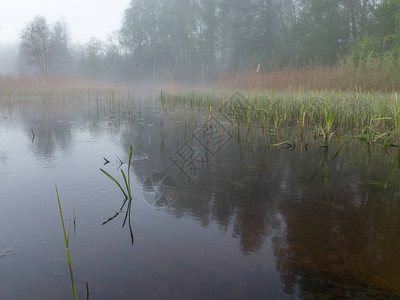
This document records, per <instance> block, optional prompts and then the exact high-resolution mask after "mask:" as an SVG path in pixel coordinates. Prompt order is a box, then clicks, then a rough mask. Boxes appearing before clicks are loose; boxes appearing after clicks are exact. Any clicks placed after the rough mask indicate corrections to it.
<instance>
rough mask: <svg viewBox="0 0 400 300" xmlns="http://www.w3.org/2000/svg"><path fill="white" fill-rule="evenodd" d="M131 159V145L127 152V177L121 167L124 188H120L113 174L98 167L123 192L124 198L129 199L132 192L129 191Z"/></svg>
mask: <svg viewBox="0 0 400 300" xmlns="http://www.w3.org/2000/svg"><path fill="white" fill-rule="evenodd" d="M131 161H132V146H131V147H130V152H129V163H128V178H127V177H126V175H125V172H124V171H123V170H122V169H121V173H122V178H123V179H124V183H125V188H126V192H125V190H124V189H123V188H122V186H121V184H120V183H119V182H118V180H116V179H115V178H114V177H113V176H111V175H110V174H109V173H108V172H107V171H104V170H103V169H100V171H101V172H103V173H104V174H105V175H106V176H107V177H108V178H110V179H111V180H112V181H114V182H115V184H116V185H117V186H118V187H119V189H120V190H121V192H122V193H123V194H124V196H125V199H128V198H129V200H131V199H132V192H131V181H130V167H131Z"/></svg>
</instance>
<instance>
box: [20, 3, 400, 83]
mask: <svg viewBox="0 0 400 300" xmlns="http://www.w3.org/2000/svg"><path fill="white" fill-rule="evenodd" d="M399 29H400V0H382V1H378V0H247V1H242V0H168V1H167V0H132V1H131V2H130V4H129V6H128V7H127V8H126V10H125V12H124V15H123V19H122V25H121V28H120V30H119V31H118V32H116V33H115V34H113V35H112V36H110V37H109V38H108V40H107V41H101V40H99V39H96V38H92V39H91V40H90V41H89V42H88V43H87V44H86V45H80V46H76V45H75V46H74V47H73V46H72V45H71V40H70V37H69V35H68V26H67V24H65V23H62V22H57V23H56V24H55V25H53V26H50V25H49V24H48V23H47V21H46V19H45V18H43V17H41V16H38V17H36V18H35V19H34V20H32V21H31V22H29V23H28V24H27V25H26V27H25V28H24V29H23V30H22V31H21V43H20V54H21V57H23V58H24V61H26V62H27V63H30V64H32V65H34V66H35V67H36V68H37V69H38V71H39V72H40V73H41V74H42V75H48V74H68V73H79V74H82V75H86V76H93V77H102V78H116V79H125V80H146V79H154V80H157V79H167V78H171V77H173V78H175V79H180V80H211V79H214V78H216V77H217V76H219V75H220V74H221V73H223V72H231V71H246V70H247V69H248V68H254V69H257V70H262V71H267V70H269V69H271V68H275V67H279V66H288V65H293V66H298V65H302V64H303V65H304V64H315V63H318V64H328V65H333V64H335V63H337V62H338V60H340V59H344V58H347V59H348V58H349V57H350V58H351V61H352V63H354V64H357V63H359V62H360V61H365V60H368V59H369V58H372V57H374V58H376V57H380V56H385V57H390V59H391V60H395V61H397V60H398V56H399V49H400V30H399Z"/></svg>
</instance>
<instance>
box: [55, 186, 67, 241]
mask: <svg viewBox="0 0 400 300" xmlns="http://www.w3.org/2000/svg"><path fill="white" fill-rule="evenodd" d="M56 194H57V200H58V208H59V209H60V216H61V223H62V227H63V232H64V240H65V247H68V243H67V234H66V233H65V226H64V218H63V214H62V209H61V202H60V197H59V195H58V189H57V185H56Z"/></svg>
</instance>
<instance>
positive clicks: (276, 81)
mask: <svg viewBox="0 0 400 300" xmlns="http://www.w3.org/2000/svg"><path fill="white" fill-rule="evenodd" d="M218 86H219V87H222V88H229V89H258V90H265V89H275V90H280V91H288V90H298V89H301V88H304V89H306V90H313V91H321V90H328V91H360V90H361V91H366V92H384V93H393V92H395V91H400V72H398V64H390V63H388V62H387V61H384V62H382V61H381V60H379V59H370V60H369V61H367V62H362V63H358V64H354V63H353V62H352V61H351V60H350V59H347V60H342V61H339V62H338V63H337V64H335V65H334V66H329V65H324V64H320V63H318V62H311V63H309V64H303V65H291V64H290V65H288V66H280V65H279V63H271V66H268V69H265V70H262V69H260V68H258V70H257V69H255V68H253V67H249V68H248V69H247V70H246V71H245V72H239V71H230V72H224V73H222V74H220V76H219V78H218Z"/></svg>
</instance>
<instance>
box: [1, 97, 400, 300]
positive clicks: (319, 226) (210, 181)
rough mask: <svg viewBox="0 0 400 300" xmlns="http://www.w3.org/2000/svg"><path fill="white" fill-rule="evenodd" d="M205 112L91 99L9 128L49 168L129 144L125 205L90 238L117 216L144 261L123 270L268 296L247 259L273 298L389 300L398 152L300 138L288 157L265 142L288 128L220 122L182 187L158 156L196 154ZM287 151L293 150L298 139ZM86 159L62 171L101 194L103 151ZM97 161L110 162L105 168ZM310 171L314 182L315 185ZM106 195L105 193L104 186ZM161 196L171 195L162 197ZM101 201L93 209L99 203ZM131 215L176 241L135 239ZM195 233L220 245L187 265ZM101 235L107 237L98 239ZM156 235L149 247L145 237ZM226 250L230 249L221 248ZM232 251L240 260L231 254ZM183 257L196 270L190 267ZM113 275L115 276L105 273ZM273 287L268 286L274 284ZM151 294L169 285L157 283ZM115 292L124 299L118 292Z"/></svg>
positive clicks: (398, 223) (395, 266) (399, 210)
mask: <svg viewBox="0 0 400 300" xmlns="http://www.w3.org/2000/svg"><path fill="white" fill-rule="evenodd" d="M139 108H140V109H139ZM207 113H208V112H207V111H206V112H205V117H204V111H200V113H197V112H196V111H190V110H187V109H186V108H185V107H175V108H171V107H169V106H162V107H154V103H151V105H150V104H149V105H148V106H146V104H145V103H142V104H141V105H136V108H134V107H132V106H129V108H127V107H126V106H123V105H122V104H118V103H114V104H110V106H108V105H107V106H105V105H104V106H102V105H97V103H96V105H94V106H91V108H90V109H89V108H84V109H82V108H79V109H78V108H77V109H76V110H74V109H72V110H65V111H64V110H62V109H61V110H60V109H59V110H56V111H53V110H52V109H49V110H45V108H43V111H40V110H39V111H38V110H29V113H28V112H26V114H24V115H23V118H21V122H22V125H23V127H22V128H23V132H24V134H25V138H26V140H27V142H29V143H30V142H31V138H32V133H31V128H33V129H34V132H35V140H34V143H33V145H31V147H29V148H28V149H29V151H31V153H32V154H33V155H34V156H35V157H36V158H37V159H39V160H42V161H43V163H44V165H46V164H49V163H52V162H53V161H54V159H55V158H54V157H56V155H57V154H59V153H58V152H61V153H62V154H65V153H69V154H70V155H71V156H73V154H72V153H73V148H74V147H79V145H80V143H82V142H87V141H90V142H91V143H94V145H95V146H94V147H93V148H97V147H100V146H101V145H104V144H105V143H112V144H113V145H114V144H115V145H118V147H120V148H121V149H124V150H125V151H126V153H125V154H126V156H128V154H129V146H130V145H133V151H134V157H136V158H137V159H134V161H133V164H132V168H133V172H132V174H131V175H132V176H133V175H134V176H135V187H136V191H134V195H133V199H134V200H125V201H123V202H122V204H121V202H118V204H117V205H116V207H115V208H112V211H114V210H115V209H117V211H116V212H115V213H113V214H111V213H110V215H111V216H110V217H109V218H108V219H107V220H105V221H102V222H103V223H102V224H103V225H106V224H108V226H103V227H102V229H103V230H102V231H95V234H96V235H98V236H102V235H103V234H104V236H105V237H106V238H104V240H107V239H109V240H110V241H115V239H116V238H114V235H116V234H117V233H115V232H114V231H113V227H112V225H111V224H112V223H115V222H116V221H117V219H118V218H121V223H122V227H123V228H124V227H125V225H126V224H128V226H127V227H128V228H129V232H130V234H129V235H130V237H129V239H130V242H131V243H132V244H134V247H133V248H132V247H131V248H130V250H129V251H142V252H140V253H142V254H143V255H144V257H145V258H142V260H140V259H141V258H140V257H139V258H135V259H137V260H138V261H139V262H138V261H134V260H131V261H130V262H131V264H138V265H139V266H140V268H141V270H145V269H147V268H150V270H151V271H152V272H153V274H160V273H163V272H164V271H163V270H162V269H163V268H165V269H166V270H169V271H168V273H169V274H168V276H171V277H172V279H170V280H171V281H168V282H169V283H171V282H174V281H175V280H178V278H176V277H174V274H175V272H176V274H179V276H181V277H185V276H188V274H190V276H192V277H190V278H193V279H192V280H193V281H191V282H190V283H191V284H192V285H193V286H196V284H195V282H201V283H203V284H204V282H206V283H209V279H205V277H207V276H206V275H203V273H202V272H204V274H206V270H207V269H208V268H209V269H212V270H214V268H215V269H217V268H218V267H220V269H217V270H218V272H217V271H216V273H217V274H218V278H219V280H220V282H222V283H221V285H223V284H224V283H225V284H226V282H229V283H231V281H229V280H230V279H229V278H230V276H233V275H232V273H234V274H236V276H237V277H235V278H240V280H238V282H239V281H240V284H239V283H238V286H239V285H240V289H241V290H242V293H243V294H241V295H246V292H243V291H247V290H248V288H249V287H254V286H255V290H257V291H259V292H254V294H251V295H253V298H258V297H260V295H268V292H269V290H266V289H267V286H268V284H265V283H260V282H259V281H257V279H256V278H258V277H259V275H260V274H261V275H263V276H266V274H267V272H271V270H269V269H268V268H267V267H265V265H263V268H260V269H258V270H255V269H254V268H253V267H252V266H253V265H252V264H251V263H249V261H252V262H254V261H257V260H256V259H260V260H265V261H266V260H269V259H272V260H274V261H275V265H274V267H275V270H276V272H278V273H279V275H280V281H281V283H282V286H283V288H282V292H275V294H276V295H279V296H282V295H284V296H291V295H292V296H297V297H299V298H304V299H309V298H327V297H328V296H331V297H333V298H342V297H353V298H357V297H358V298H375V297H381V298H385V297H388V296H399V293H400V285H399V282H400V265H399V262H398V258H397V257H398V255H399V253H400V241H399V240H398V239H397V237H398V236H399V234H400V204H399V203H400V189H399V186H398V182H399V178H400V176H399V169H400V149H394V148H388V149H386V148H384V147H382V146H380V145H373V144H372V145H366V144H362V143H359V142H358V141H353V140H349V141H345V144H344V145H343V146H341V145H340V144H334V143H332V146H331V149H330V150H329V151H325V150H324V149H317V148H316V147H313V146H312V144H313V143H312V135H310V136H307V134H305V135H304V139H305V141H304V143H305V144H309V145H310V146H308V147H307V149H306V148H305V147H292V148H291V149H289V150H292V151H288V149H278V148H271V147H270V148H268V147H266V145H268V144H272V143H276V142H280V141H284V140H293V139H295V138H296V137H295V136H293V133H292V132H291V131H288V132H284V131H281V132H270V131H264V130H262V129H258V128H250V127H249V126H240V125H237V124H236V125H235V124H230V123H224V126H225V127H226V128H227V130H229V132H230V133H231V134H232V137H233V138H232V140H231V141H230V142H229V143H227V144H226V145H224V147H222V148H221V149H220V151H219V152H218V153H216V155H215V156H212V155H209V156H208V157H207V161H206V162H205V163H204V167H203V168H202V170H201V171H199V172H198V173H197V174H196V176H194V177H193V179H192V181H191V182H190V183H187V182H186V178H184V177H182V176H179V173H178V172H177V170H176V169H174V168H173V167H172V166H171V165H170V163H169V160H168V157H169V156H170V155H172V154H173V153H174V152H175V151H176V150H177V149H178V148H179V147H180V146H182V145H184V144H185V143H189V145H191V146H193V147H199V148H200V147H201V145H199V144H196V140H195V139H194V138H193V137H192V133H193V132H195V131H196V130H198V129H199V128H202V126H203V124H204V122H205V121H206V120H207V117H208V116H207ZM0 133H1V132H0ZM307 139H309V140H307ZM296 144H297V145H300V143H299V142H297V143H296ZM98 152H100V153H101V154H99V155H98V153H97V152H96V153H95V154H92V156H95V155H98V157H95V158H94V159H93V160H94V161H95V162H96V163H97V165H96V164H94V165H90V164H89V163H88V164H87V165H85V164H84V163H82V161H83V159H82V160H79V162H80V164H77V165H74V171H75V172H79V173H80V174H85V177H84V180H86V181H87V184H88V185H90V184H91V182H92V181H93V182H94V183H93V186H90V188H91V189H92V190H96V189H98V190H102V191H106V192H107V193H108V192H109V190H108V186H107V187H104V186H103V185H104V182H105V181H107V180H108V179H107V178H105V177H104V178H100V179H98V181H96V180H97V179H96V178H94V177H95V174H96V172H98V164H102V163H104V161H103V157H106V158H109V157H111V156H110V155H115V152H112V153H104V151H103V152H102V151H98ZM4 153H5V154H4ZM117 153H118V152H117ZM203 154H204V155H206V152H204V153H203ZM76 155H81V154H76ZM3 157H5V158H4V159H3ZM113 157H114V156H113ZM121 157H122V156H121ZM71 158H72V157H71ZM142 158H143V159H142ZM109 160H110V161H111V163H110V165H112V164H114V162H113V161H112V160H111V159H109ZM6 161H7V153H6V152H4V151H2V150H0V164H3V165H4V164H5V162H6ZM118 164H119V162H117V165H116V167H117V166H118ZM108 166H109V165H108ZM60 170H64V169H60ZM152 174H164V175H165V174H169V176H170V177H171V179H168V181H165V182H164V179H165V177H163V176H161V177H160V175H155V176H154V177H151V176H152ZM1 175H2V174H1ZM101 175H102V174H101ZM319 175H321V179H322V180H316V178H318V176H319ZM2 176H3V175H2ZM1 178H2V177H1V176H0V179H1ZM149 178H151V179H150V180H149ZM62 179H63V180H64V181H65V182H66V184H67V183H68V182H69V181H71V182H73V179H71V178H69V177H67V176H64V177H63V178H62ZM310 179H311V180H310ZM328 179H329V180H328ZM161 183H162V184H161ZM110 187H111V189H116V187H115V186H114V185H113V184H112V185H110ZM2 188H3V190H4V188H5V187H4V186H2ZM73 188H74V187H71V190H72V189H73ZM172 190H173V192H174V194H171V193H172ZM118 192H119V191H118V190H116V192H115V193H110V194H111V196H110V197H109V198H107V199H106V200H107V201H109V202H111V201H112V200H117V201H119V198H117V197H118V195H119V194H118ZM143 192H148V193H150V194H152V195H153V196H155V198H154V199H156V200H155V201H150V200H148V199H147V204H148V203H150V204H151V205H152V206H149V205H147V204H146V203H145V202H142V204H145V205H144V206H140V204H141V203H140V201H141V200H142V194H143ZM104 193H105V192H104ZM175 193H176V194H175ZM71 194H72V192H71ZM71 198H72V196H71ZM67 199H68V198H67ZM95 200H97V199H95ZM106 200H104V201H103V202H101V203H103V205H104V203H105V202H106ZM88 201H89V200H88ZM93 202H94V203H96V205H98V204H97V202H95V201H93ZM89 203H92V202H89ZM110 205H111V204H110ZM112 205H115V203H114V204H112ZM99 206H100V207H101V205H99ZM107 207H108V206H107ZM131 212H132V213H134V212H138V213H143V215H144V216H145V217H143V218H146V217H147V216H148V215H150V216H151V217H152V218H154V220H155V221H160V220H164V219H165V218H170V219H168V220H169V221H168V222H171V223H173V222H176V223H174V224H176V225H175V227H174V229H176V228H178V230H179V233H177V234H176V237H175V239H174V240H172V238H171V240H169V239H168V238H170V237H169V236H164V230H165V228H159V227H157V231H159V233H158V235H157V233H154V234H155V235H156V237H153V236H150V237H146V238H147V239H149V240H146V238H144V237H143V235H144V232H146V233H147V232H149V231H146V230H148V229H143V227H140V226H138V227H136V224H131ZM98 213H100V214H101V218H103V216H104V215H106V213H109V211H107V210H106V209H104V208H101V209H99V211H98ZM88 215H89V213H88ZM120 215H121V216H122V217H120ZM182 219H185V220H186V221H187V223H185V224H186V225H187V226H188V228H180V227H179V226H181V225H180V224H181V223H179V222H180V221H181V220H182ZM111 221H113V222H111ZM152 221H153V220H152ZM80 224H81V223H80ZM188 224H189V225H188ZM199 227H200V229H202V230H203V231H202V232H204V235H205V236H206V238H204V239H205V243H204V244H206V246H207V245H208V246H210V244H216V243H217V242H216V240H217V239H220V240H221V241H220V242H221V246H220V248H218V247H216V249H218V250H219V251H221V252H220V253H218V255H216V254H215V256H218V257H220V259H219V260H218V261H217V262H216V261H215V259H214V258H215V257H213V256H212V255H204V256H202V257H201V258H198V257H195V258H193V257H191V256H190V255H189V254H188V253H186V252H182V251H183V250H182V245H183V244H184V243H183V242H182V241H184V240H185V239H189V237H190V236H191V235H192V234H193V232H197V230H199V229H198V228H199ZM214 227H216V228H217V230H218V234H219V235H215V236H216V237H214V236H213V234H215V233H214V231H213V228H214ZM133 228H135V239H134V232H133ZM137 228H140V229H137ZM83 230H84V226H83V225H82V226H81V225H80V231H83ZM106 232H108V234H109V235H107V236H106ZM154 232H155V231H154ZM211 236H213V238H214V240H213V239H211ZM102 238H103V237H102ZM124 238H127V236H124ZM157 238H160V239H161V242H159V241H153V240H155V239H157ZM140 241H142V244H141V243H140ZM157 242H159V243H162V242H165V244H168V250H167V249H163V251H164V250H165V253H166V254H165V255H167V254H169V255H170V256H169V259H172V261H175V262H176V263H175V264H172V265H169V264H168V262H165V261H162V262H160V261H157V263H160V266H159V265H157V264H155V263H152V262H151V259H152V257H153V256H157V255H160V252H158V249H154V248H156V247H151V246H154V244H155V245H160V244H157ZM82 243H84V242H82ZM108 243H110V244H112V242H107V241H106V242H104V245H105V246H104V248H106V249H108V250H109V252H107V251H106V250H105V251H106V253H107V254H109V253H112V252H113V250H114V248H113V245H110V244H108ZM146 243H147V244H146ZM185 243H186V242H185ZM188 243H189V244H190V245H186V244H185V247H188V249H193V248H195V247H196V245H197V244H195V242H193V241H192V242H190V241H189V242H188ZM148 245H150V246H148ZM203 246H204V245H203ZM211 246H212V245H211ZM141 247H143V248H141ZM234 247H235V248H236V249H232V248H234ZM132 249H138V250H132ZM184 249H186V248H184ZM221 249H224V251H222V250H221ZM227 249H228V250H229V251H228V250H227ZM237 249H238V252H239V254H240V255H237V254H235V253H234V250H237ZM124 251H126V252H124V253H132V252H128V250H124ZM268 251H269V252H268ZM135 253H136V252H135ZM196 253H197V252H196ZM146 255H147V256H146ZM102 258H103V259H104V257H102ZM77 259H78V258H77ZM110 259H113V260H116V262H117V263H120V265H122V264H123V263H125V262H124V261H122V260H121V261H120V260H118V258H110ZM193 260H194V261H198V262H201V264H202V265H201V266H193ZM114 262H115V261H114ZM216 264H217V266H216ZM219 264H220V265H219ZM182 265H183V266H185V268H184V271H182V269H181V267H182ZM135 266H137V265H135ZM93 268H95V267H93ZM132 269H133V270H134V269H135V268H134V267H132V266H130V268H129V270H128V268H127V269H123V272H126V274H129V275H132V273H129V272H135V271H132ZM177 270H179V272H181V273H179V272H178V271H177ZM199 270H203V271H199ZM226 270H228V271H226ZM118 272H122V271H121V270H119V271H118V270H116V271H115V273H118ZM134 274H136V273H134ZM237 274H241V275H240V276H239V275H237ZM243 274H244V275H243ZM242 275H243V276H242ZM256 275H257V276H256ZM152 276H156V275H152ZM157 276H160V281H161V280H164V279H163V278H164V277H162V276H161V275H157ZM263 278H265V277H263ZM268 278H269V277H268ZM165 280H166V279H165ZM270 280H273V279H271V278H270ZM271 282H272V281H271ZM273 283H274V284H273V285H276V282H275V281H274V282H273ZM278 285H279V283H278ZM163 288H164V289H165V290H168V288H169V289H171V287H168V286H163ZM205 288H209V285H205ZM237 288H238V289H239V287H237ZM269 288H270V285H269ZM214 289H215V290H216V289H218V286H217V287H214ZM147 292H148V290H147ZM190 292H191V289H190V288H187V290H186V293H183V296H188V295H190ZM275 294H274V295H275ZM124 296H126V297H125V298H129V296H127V295H126V294H125V295H124ZM181 296H182V295H181Z"/></svg>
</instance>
